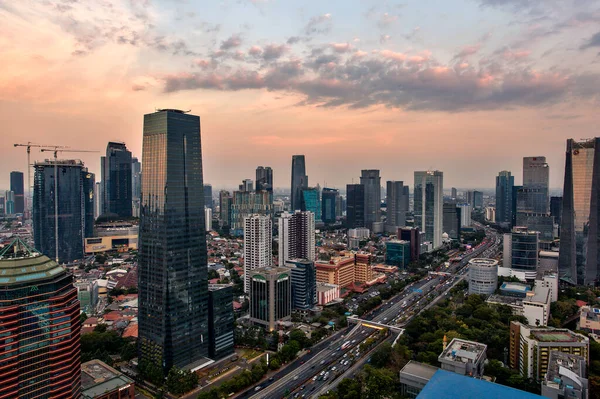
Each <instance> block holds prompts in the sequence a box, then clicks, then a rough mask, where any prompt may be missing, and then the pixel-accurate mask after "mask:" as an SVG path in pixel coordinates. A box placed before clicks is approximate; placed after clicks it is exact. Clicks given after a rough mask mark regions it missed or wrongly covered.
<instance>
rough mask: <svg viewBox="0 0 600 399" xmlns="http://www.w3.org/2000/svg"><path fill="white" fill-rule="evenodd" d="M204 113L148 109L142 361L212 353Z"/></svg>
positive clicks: (182, 360) (187, 362) (194, 358)
mask: <svg viewBox="0 0 600 399" xmlns="http://www.w3.org/2000/svg"><path fill="white" fill-rule="evenodd" d="M201 154H202V152H201V143H200V117H198V116H195V115H190V114H187V113H185V112H183V111H179V110H173V109H166V110H159V111H157V112H155V113H152V114H147V115H144V141H143V155H142V164H143V165H144V172H143V174H142V200H141V206H142V207H141V218H140V233H139V266H138V287H139V316H138V317H139V357H140V367H141V368H142V370H144V369H145V368H147V367H153V366H157V365H158V366H162V368H163V371H164V372H168V370H169V369H170V368H171V367H172V366H177V367H187V368H194V367H195V365H196V364H198V363H199V362H200V363H201V362H202V360H203V357H205V356H207V355H208V345H207V344H208V340H209V337H208V280H207V279H208V269H207V259H206V256H207V255H206V233H205V220H204V190H203V184H202V183H203V181H202V155H201Z"/></svg>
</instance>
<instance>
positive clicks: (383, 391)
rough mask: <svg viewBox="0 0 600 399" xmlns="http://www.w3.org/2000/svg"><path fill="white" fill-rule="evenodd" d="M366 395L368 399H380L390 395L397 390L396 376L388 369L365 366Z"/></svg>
mask: <svg viewBox="0 0 600 399" xmlns="http://www.w3.org/2000/svg"><path fill="white" fill-rule="evenodd" d="M364 372H365V384H364V388H365V389H364V391H365V393H366V394H365V395H364V396H362V397H363V398H366V399H380V398H385V397H387V396H388V395H390V394H391V393H392V392H393V391H394V388H395V378H394V377H395V376H394V374H393V373H392V372H391V371H390V370H387V369H377V368H374V367H371V366H369V365H367V366H365V369H364Z"/></svg>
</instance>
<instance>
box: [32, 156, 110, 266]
mask: <svg viewBox="0 0 600 399" xmlns="http://www.w3.org/2000/svg"><path fill="white" fill-rule="evenodd" d="M40 151H41V152H48V151H52V152H54V260H56V263H58V153H59V152H99V151H89V150H65V149H59V148H56V147H55V148H42V149H41V150H40Z"/></svg>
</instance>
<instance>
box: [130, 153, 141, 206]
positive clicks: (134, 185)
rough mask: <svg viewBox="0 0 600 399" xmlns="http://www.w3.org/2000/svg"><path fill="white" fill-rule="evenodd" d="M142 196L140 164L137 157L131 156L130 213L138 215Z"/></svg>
mask: <svg viewBox="0 0 600 399" xmlns="http://www.w3.org/2000/svg"><path fill="white" fill-rule="evenodd" d="M141 196H142V164H141V162H140V161H139V160H138V159H137V158H131V201H132V209H131V213H132V215H133V216H134V217H136V218H139V217H140V197H141Z"/></svg>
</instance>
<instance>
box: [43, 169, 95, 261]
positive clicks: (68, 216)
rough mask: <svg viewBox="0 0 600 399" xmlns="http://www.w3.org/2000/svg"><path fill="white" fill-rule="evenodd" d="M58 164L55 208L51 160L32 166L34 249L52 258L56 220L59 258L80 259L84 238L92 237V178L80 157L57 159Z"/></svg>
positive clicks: (54, 249)
mask: <svg viewBox="0 0 600 399" xmlns="http://www.w3.org/2000/svg"><path fill="white" fill-rule="evenodd" d="M57 166H58V167H57V171H58V180H57V186H58V191H57V196H56V198H57V199H58V208H57V209H55V206H54V204H55V201H54V200H55V195H54V183H55V182H54V161H49V160H46V161H44V162H38V163H36V164H35V165H34V168H35V176H34V187H33V191H34V194H33V237H34V241H35V246H36V248H37V249H39V250H40V251H41V252H42V253H43V254H44V255H46V256H48V257H50V258H52V259H55V258H56V255H57V253H56V245H55V244H56V240H55V237H56V230H55V226H56V223H55V220H56V219H58V238H59V239H58V261H59V262H61V263H65V262H71V261H73V260H75V259H81V258H82V257H83V241H84V238H86V237H92V236H93V233H94V185H95V179H94V174H93V173H89V172H88V170H87V168H85V167H84V166H83V163H82V162H81V161H79V160H58V165H57ZM55 211H57V213H58V218H55Z"/></svg>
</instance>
